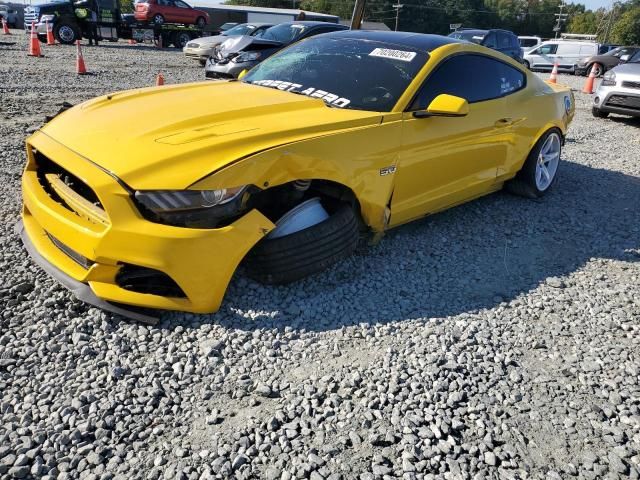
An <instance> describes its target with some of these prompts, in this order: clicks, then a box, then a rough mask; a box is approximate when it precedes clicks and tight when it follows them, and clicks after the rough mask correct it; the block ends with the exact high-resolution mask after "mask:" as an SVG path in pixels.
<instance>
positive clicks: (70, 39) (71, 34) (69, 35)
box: [45, 22, 80, 45]
mask: <svg viewBox="0 0 640 480" xmlns="http://www.w3.org/2000/svg"><path fill="white" fill-rule="evenodd" d="M53 36H54V37H56V40H57V41H58V42H60V43H62V44H63V45H73V44H74V43H76V40H80V32H79V31H78V29H77V28H76V27H75V26H73V25H71V24H70V23H65V22H61V23H56V25H55V27H54V28H53ZM45 41H46V40H45Z"/></svg>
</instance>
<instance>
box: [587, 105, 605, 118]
mask: <svg viewBox="0 0 640 480" xmlns="http://www.w3.org/2000/svg"><path fill="white" fill-rule="evenodd" d="M591 114H592V115H593V116H594V117H596V118H607V117H608V116H609V112H603V111H602V110H600V109H599V108H598V107H592V108H591Z"/></svg>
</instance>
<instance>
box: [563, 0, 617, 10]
mask: <svg viewBox="0 0 640 480" xmlns="http://www.w3.org/2000/svg"><path fill="white" fill-rule="evenodd" d="M567 3H582V4H584V5H586V7H587V9H589V10H597V9H598V8H600V7H605V8H609V7H610V6H611V0H576V1H574V2H567Z"/></svg>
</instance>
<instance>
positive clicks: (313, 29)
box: [205, 22, 348, 78]
mask: <svg viewBox="0 0 640 480" xmlns="http://www.w3.org/2000/svg"><path fill="white" fill-rule="evenodd" d="M347 28H348V27H346V26H344V25H340V24H337V23H327V22H288V23H281V24H279V25H276V26H274V27H271V28H269V29H267V30H266V31H265V32H264V34H262V35H261V36H260V37H247V36H245V37H235V38H230V39H228V40H226V41H225V42H224V43H222V44H220V46H218V47H217V48H215V49H214V52H213V55H212V56H211V57H210V58H209V60H208V61H207V63H206V66H205V75H206V77H207V78H236V77H237V76H238V75H239V74H240V72H242V71H243V70H249V69H251V68H252V67H254V66H255V65H257V64H258V63H260V62H261V61H263V60H264V59H265V58H268V57H270V56H271V55H273V54H274V53H276V52H277V51H279V50H282V49H283V48H284V47H286V46H287V45H291V44H292V43H294V42H297V41H298V40H302V39H303V38H309V37H311V36H313V35H318V34H321V33H328V32H335V31H337V30H346V29H347Z"/></svg>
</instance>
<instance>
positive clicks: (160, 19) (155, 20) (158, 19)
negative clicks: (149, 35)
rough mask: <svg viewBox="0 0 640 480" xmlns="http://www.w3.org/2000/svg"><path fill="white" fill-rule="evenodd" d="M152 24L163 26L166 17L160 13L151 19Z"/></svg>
mask: <svg viewBox="0 0 640 480" xmlns="http://www.w3.org/2000/svg"><path fill="white" fill-rule="evenodd" d="M151 22H152V23H154V24H155V25H162V24H163V23H164V17H163V16H162V15H160V14H159V13H156V14H155V15H154V16H153V18H152V19H151Z"/></svg>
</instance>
